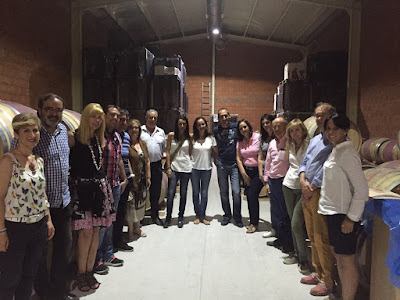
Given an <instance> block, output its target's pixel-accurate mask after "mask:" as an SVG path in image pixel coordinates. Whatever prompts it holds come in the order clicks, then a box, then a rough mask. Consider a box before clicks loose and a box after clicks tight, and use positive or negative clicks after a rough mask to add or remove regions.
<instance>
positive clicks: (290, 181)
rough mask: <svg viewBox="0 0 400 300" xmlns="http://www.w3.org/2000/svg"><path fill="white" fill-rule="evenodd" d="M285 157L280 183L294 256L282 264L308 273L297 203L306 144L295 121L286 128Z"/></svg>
mask: <svg viewBox="0 0 400 300" xmlns="http://www.w3.org/2000/svg"><path fill="white" fill-rule="evenodd" d="M286 137H287V142H286V157H287V158H288V159H289V163H290V167H289V170H288V171H287V173H286V176H285V178H284V179H283V183H282V191H283V195H284V197H285V203H286V208H287V211H288V214H289V217H290V220H291V228H292V237H293V245H294V250H295V253H290V254H289V257H287V258H285V259H284V260H283V263H284V264H295V263H299V266H300V272H301V273H302V274H309V273H310V261H311V257H310V256H311V255H310V253H309V251H308V250H307V244H306V237H307V233H306V229H305V224H304V214H303V207H302V200H301V186H300V179H299V175H298V171H299V167H300V164H301V162H302V161H303V158H304V155H305V154H306V151H307V146H308V143H309V138H308V132H307V128H306V127H305V126H304V124H303V122H302V121H301V120H299V119H293V120H292V121H290V122H289V124H288V125H287V127H286Z"/></svg>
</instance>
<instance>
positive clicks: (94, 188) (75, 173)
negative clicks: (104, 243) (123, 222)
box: [69, 103, 115, 292]
mask: <svg viewBox="0 0 400 300" xmlns="http://www.w3.org/2000/svg"><path fill="white" fill-rule="evenodd" d="M104 130H105V120H104V112H103V109H102V108H101V106H100V104H97V103H90V104H88V105H87V106H86V107H85V108H84V110H83V111H82V116H81V122H80V125H79V128H78V129H77V130H76V133H75V135H74V134H72V133H70V134H69V144H70V147H71V152H70V165H71V169H70V174H71V182H72V184H71V194H72V197H73V198H74V199H72V200H73V201H74V202H75V203H74V205H75V206H76V207H77V210H76V211H75V212H74V213H73V215H72V229H73V230H75V231H78V246H77V247H78V249H77V250H78V251H77V258H78V274H77V278H76V279H77V285H78V289H79V290H80V291H82V292H88V291H89V290H90V289H93V290H95V289H98V288H99V286H100V283H99V282H98V281H97V280H96V278H95V277H94V276H93V266H94V261H95V258H96V252H97V247H98V243H99V229H100V226H106V227H107V226H110V225H111V223H112V221H114V220H115V212H114V208H113V198H112V191H111V187H110V185H109V184H108V182H107V180H106V175H105V173H104V171H103V148H104Z"/></svg>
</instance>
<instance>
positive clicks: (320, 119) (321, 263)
mask: <svg viewBox="0 0 400 300" xmlns="http://www.w3.org/2000/svg"><path fill="white" fill-rule="evenodd" d="M335 113H336V109H335V108H334V107H333V106H332V105H330V104H328V103H318V104H317V107H316V108H315V117H316V122H317V126H318V129H317V132H316V133H319V134H318V135H316V136H315V137H314V138H313V139H312V140H311V142H310V145H309V146H308V148H307V152H306V154H305V156H304V160H303V162H302V163H301V165H300V168H299V177H300V184H301V187H302V195H303V212H304V219H305V223H306V228H307V233H308V236H309V238H310V241H311V248H312V264H313V266H314V268H315V271H316V274H315V273H313V274H311V275H309V276H306V277H303V278H302V279H301V283H304V284H315V285H316V286H315V287H314V288H312V289H311V290H310V294H311V295H314V296H327V295H329V294H330V293H331V292H332V290H333V286H334V281H333V274H334V263H335V258H334V256H333V253H332V251H331V249H330V245H329V238H328V228H327V224H326V219H325V216H324V215H320V214H318V203H319V198H320V193H321V186H322V177H323V165H324V162H325V161H326V160H327V158H328V157H329V155H330V154H331V152H332V149H333V146H332V144H331V143H329V141H328V139H327V138H326V136H325V134H324V132H323V128H324V122H325V120H326V118H327V117H329V116H330V115H333V114H335Z"/></svg>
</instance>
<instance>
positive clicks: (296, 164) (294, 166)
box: [282, 141, 308, 190]
mask: <svg viewBox="0 0 400 300" xmlns="http://www.w3.org/2000/svg"><path fill="white" fill-rule="evenodd" d="M307 146H308V141H305V142H304V144H303V145H302V146H301V148H300V149H299V150H298V151H297V153H295V152H296V151H295V145H294V144H292V145H291V146H290V149H289V163H290V167H289V170H288V171H287V173H286V175H285V178H284V179H283V183H282V184H283V185H284V186H286V187H288V188H289V189H292V190H299V189H301V185H300V178H299V175H298V173H299V168H300V165H301V163H302V161H303V158H304V155H305V154H306V151H307Z"/></svg>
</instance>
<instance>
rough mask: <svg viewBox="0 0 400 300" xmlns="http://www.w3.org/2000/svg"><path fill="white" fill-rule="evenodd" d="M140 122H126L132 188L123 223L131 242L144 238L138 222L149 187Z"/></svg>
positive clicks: (146, 153)
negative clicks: (129, 139) (136, 238)
mask: <svg viewBox="0 0 400 300" xmlns="http://www.w3.org/2000/svg"><path fill="white" fill-rule="evenodd" d="M140 125H141V124H140V121H139V120H136V119H132V120H129V121H128V128H127V132H128V134H129V136H130V138H131V141H130V143H131V145H130V147H129V162H130V164H131V167H132V174H133V175H134V177H133V188H132V194H131V195H132V197H131V199H129V200H128V203H127V206H126V214H125V222H126V223H127V225H128V240H129V241H132V240H133V236H134V235H135V234H136V235H137V236H139V237H146V236H147V235H146V233H144V232H143V231H142V230H141V229H140V221H142V220H143V218H144V214H145V210H146V198H147V193H148V189H149V187H150V183H151V181H150V178H151V173H150V159H149V152H148V151H147V144H146V142H145V141H143V140H141V139H140V135H141V133H142V129H141V127H140Z"/></svg>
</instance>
